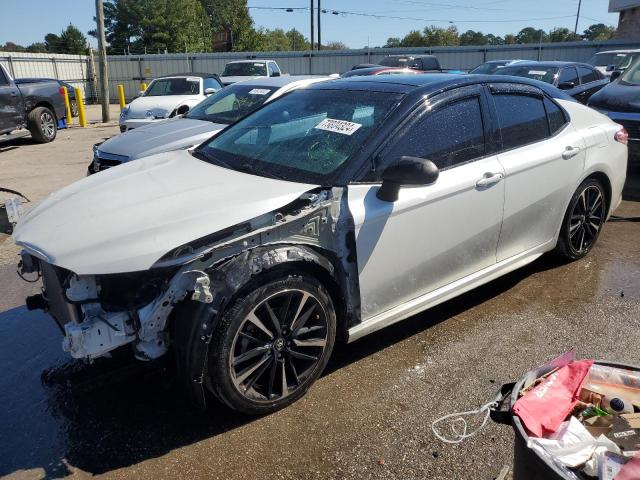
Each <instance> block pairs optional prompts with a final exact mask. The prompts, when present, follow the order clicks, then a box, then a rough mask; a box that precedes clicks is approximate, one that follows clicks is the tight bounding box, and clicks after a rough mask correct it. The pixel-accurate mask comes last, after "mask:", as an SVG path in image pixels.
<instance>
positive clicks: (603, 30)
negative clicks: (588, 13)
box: [582, 23, 616, 41]
mask: <svg viewBox="0 0 640 480" xmlns="http://www.w3.org/2000/svg"><path fill="white" fill-rule="evenodd" d="M615 34H616V29H615V28H614V27H610V26H608V25H605V24H604V23H596V24H594V25H591V26H590V27H589V28H587V29H586V30H585V31H584V33H583V34H582V37H583V38H584V39H585V40H592V41H594V40H610V39H612V38H613V37H614V36H615Z"/></svg>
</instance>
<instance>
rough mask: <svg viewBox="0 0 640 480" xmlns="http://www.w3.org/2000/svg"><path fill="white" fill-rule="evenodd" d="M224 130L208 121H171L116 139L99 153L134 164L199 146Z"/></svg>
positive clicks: (109, 142) (109, 141)
mask: <svg viewBox="0 0 640 480" xmlns="http://www.w3.org/2000/svg"><path fill="white" fill-rule="evenodd" d="M225 127H226V125H223V124H220V123H212V122H207V121H206V120H194V119H191V118H182V117H177V118H170V119H168V120H161V121H160V122H156V123H152V124H150V125H145V126H144V127H139V128H135V129H133V130H129V131H128V132H125V133H122V134H120V135H116V136H115V137H112V138H110V139H109V140H107V141H106V142H104V143H102V144H100V146H99V147H98V150H99V151H100V152H104V153H111V154H114V155H121V156H126V157H128V158H129V160H134V159H136V158H140V157H146V156H148V155H154V154H156V153H163V152H168V151H171V150H180V149H186V148H190V147H192V146H194V145H199V144H201V143H202V142H204V141H205V140H207V139H208V138H209V137H211V136H212V135H213V134H214V133H217V132H219V131H220V130H222V129H223V128H225Z"/></svg>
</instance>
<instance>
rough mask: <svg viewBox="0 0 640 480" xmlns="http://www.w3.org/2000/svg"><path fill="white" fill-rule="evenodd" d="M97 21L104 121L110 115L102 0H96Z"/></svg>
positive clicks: (107, 119)
mask: <svg viewBox="0 0 640 480" xmlns="http://www.w3.org/2000/svg"><path fill="white" fill-rule="evenodd" d="M96 23H97V24H98V57H100V93H101V95H100V103H101V104H102V121H103V122H104V123H106V122H108V121H109V120H110V117H109V77H108V74H107V49H106V47H105V39H104V9H103V6H102V0H96Z"/></svg>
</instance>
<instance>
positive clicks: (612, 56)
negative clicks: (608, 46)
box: [587, 52, 639, 69]
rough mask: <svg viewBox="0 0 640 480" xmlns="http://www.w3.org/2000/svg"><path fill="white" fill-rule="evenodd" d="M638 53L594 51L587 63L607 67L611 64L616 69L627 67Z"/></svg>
mask: <svg viewBox="0 0 640 480" xmlns="http://www.w3.org/2000/svg"><path fill="white" fill-rule="evenodd" d="M638 55H639V54H638V53H614V52H611V53H596V54H595V55H594V56H593V57H591V60H589V61H588V62H587V63H589V64H590V65H593V66H594V67H608V66H609V65H613V66H614V68H616V69H622V68H627V67H628V66H629V65H630V64H631V62H632V61H633V59H634V58H635V57H637V56H638Z"/></svg>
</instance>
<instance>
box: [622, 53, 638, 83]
mask: <svg viewBox="0 0 640 480" xmlns="http://www.w3.org/2000/svg"><path fill="white" fill-rule="evenodd" d="M620 83H626V84H627V85H640V59H639V60H636V62H635V63H634V64H633V65H631V67H629V68H628V69H627V70H626V71H625V72H624V74H623V75H622V77H620Z"/></svg>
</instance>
